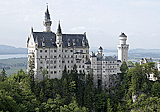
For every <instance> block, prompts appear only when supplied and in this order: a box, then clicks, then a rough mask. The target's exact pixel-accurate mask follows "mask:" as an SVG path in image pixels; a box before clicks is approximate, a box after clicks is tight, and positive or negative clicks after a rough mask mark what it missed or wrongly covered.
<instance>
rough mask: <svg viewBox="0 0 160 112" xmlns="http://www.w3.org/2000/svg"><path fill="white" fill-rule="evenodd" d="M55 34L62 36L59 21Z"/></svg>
mask: <svg viewBox="0 0 160 112" xmlns="http://www.w3.org/2000/svg"><path fill="white" fill-rule="evenodd" d="M57 34H62V31H61V25H60V20H59V23H58V29H57Z"/></svg>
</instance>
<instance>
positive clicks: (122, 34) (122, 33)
mask: <svg viewBox="0 0 160 112" xmlns="http://www.w3.org/2000/svg"><path fill="white" fill-rule="evenodd" d="M119 37H127V36H126V35H125V33H124V32H121V35H120V36H119Z"/></svg>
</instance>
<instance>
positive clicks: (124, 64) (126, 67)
mask: <svg viewBox="0 0 160 112" xmlns="http://www.w3.org/2000/svg"><path fill="white" fill-rule="evenodd" d="M127 70H128V66H127V64H126V62H125V61H123V63H122V65H121V67H120V71H121V72H122V73H126V72H127Z"/></svg>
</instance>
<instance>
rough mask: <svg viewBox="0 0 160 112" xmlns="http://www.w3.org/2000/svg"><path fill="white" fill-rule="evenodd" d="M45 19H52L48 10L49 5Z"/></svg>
mask: <svg viewBox="0 0 160 112" xmlns="http://www.w3.org/2000/svg"><path fill="white" fill-rule="evenodd" d="M45 18H46V19H50V14H49V10H48V5H47V9H46V12H45Z"/></svg>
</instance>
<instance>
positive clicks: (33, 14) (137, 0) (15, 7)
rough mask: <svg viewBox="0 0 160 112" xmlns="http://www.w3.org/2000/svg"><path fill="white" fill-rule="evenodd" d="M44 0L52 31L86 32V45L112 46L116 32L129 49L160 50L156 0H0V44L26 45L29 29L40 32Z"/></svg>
mask: <svg viewBox="0 0 160 112" xmlns="http://www.w3.org/2000/svg"><path fill="white" fill-rule="evenodd" d="M46 3H48V5H49V6H48V7H49V13H50V16H51V21H52V27H51V28H52V31H53V32H56V29H57V26H58V21H59V20H60V21H61V28H62V33H64V34H65V33H66V34H72V33H78V34H83V33H84V32H86V34H87V38H88V40H89V44H90V47H97V48H98V47H99V46H102V47H103V48H106V49H111V48H113V49H116V48H117V45H118V44H119V35H120V33H121V32H124V33H125V34H126V35H127V36H128V38H127V39H128V40H127V43H129V45H130V49H137V48H142V49H160V1H159V0H0V7H1V8H0V44H4V45H10V46H14V47H22V48H26V47H27V38H28V36H30V32H31V27H33V31H35V32H42V31H44V26H43V20H44V12H45V11H46Z"/></svg>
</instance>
